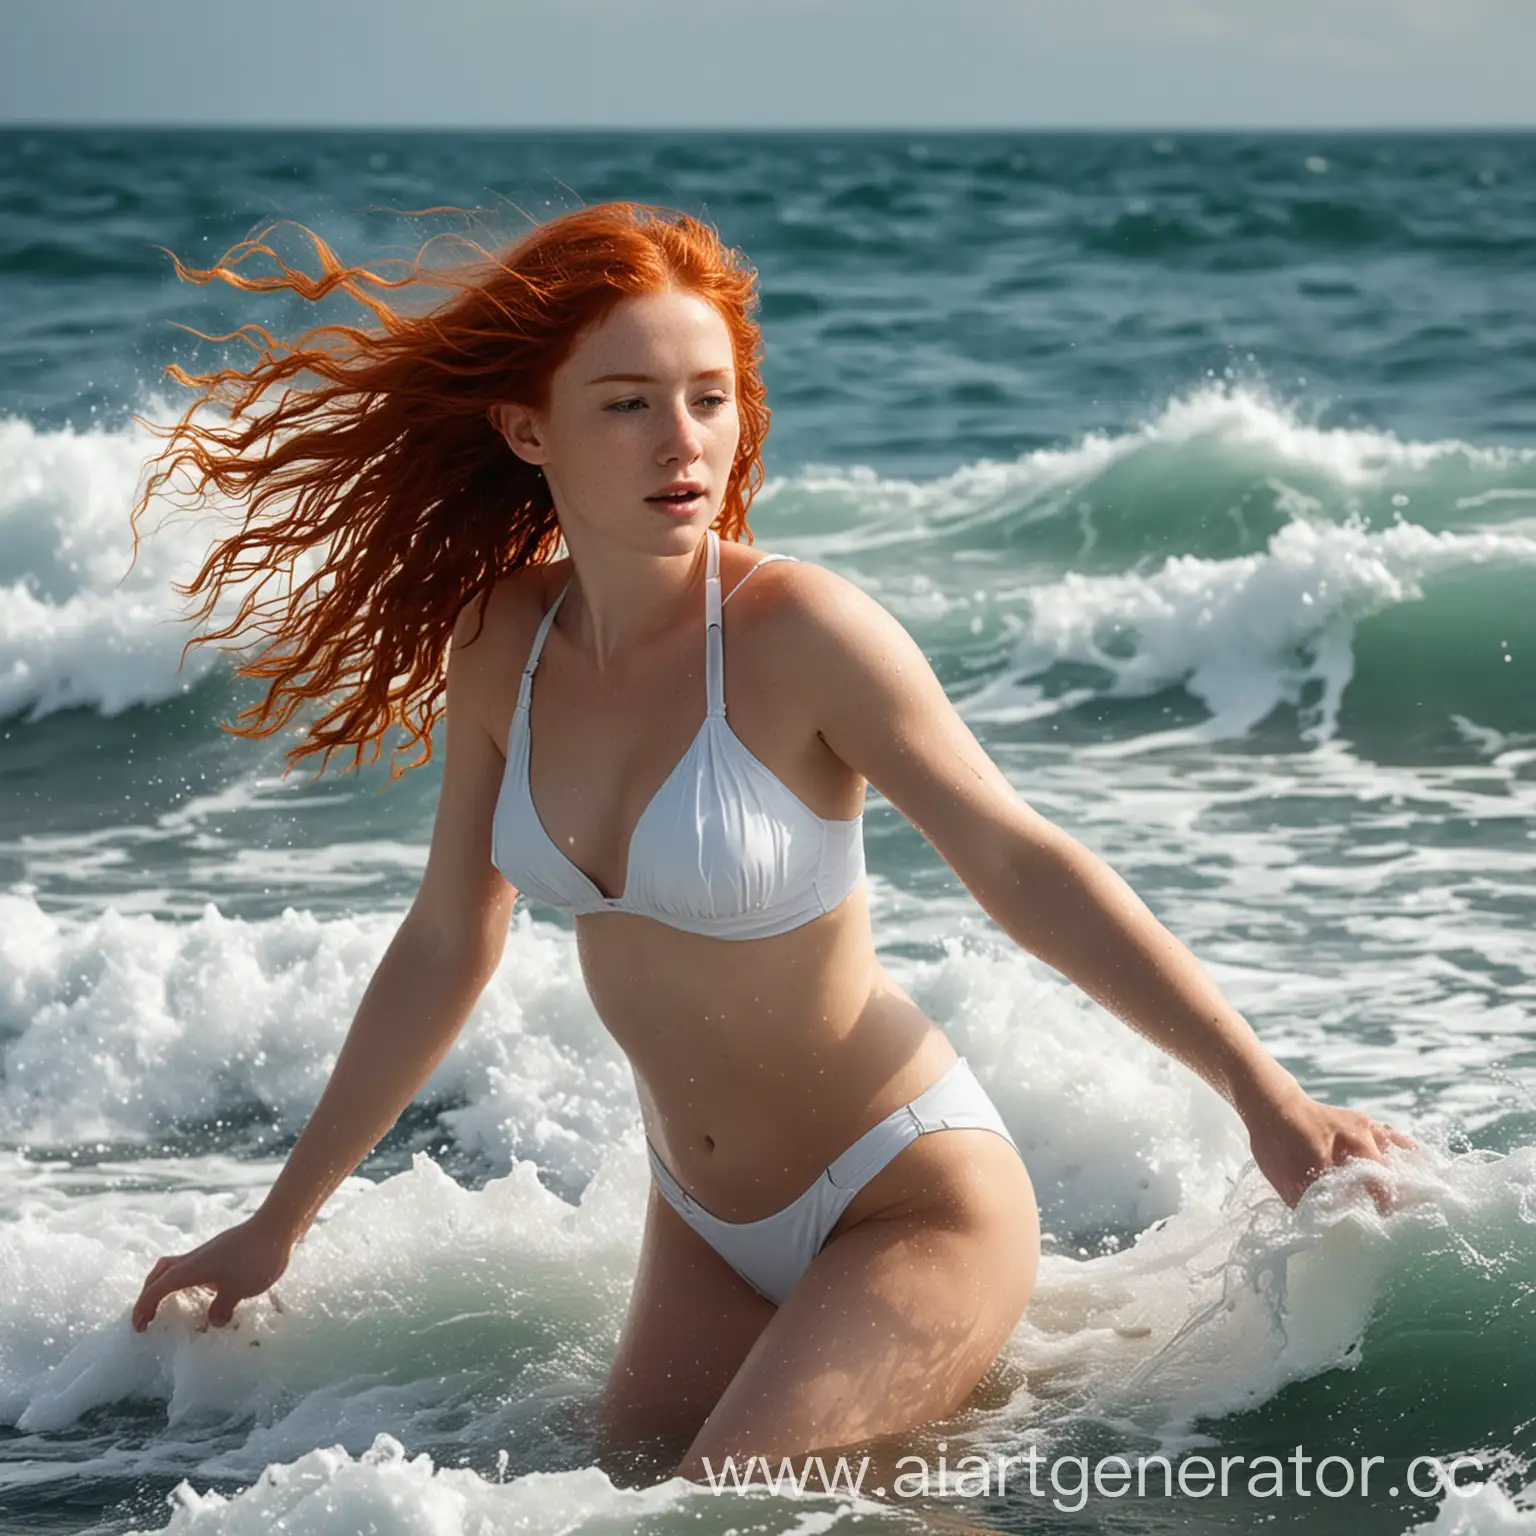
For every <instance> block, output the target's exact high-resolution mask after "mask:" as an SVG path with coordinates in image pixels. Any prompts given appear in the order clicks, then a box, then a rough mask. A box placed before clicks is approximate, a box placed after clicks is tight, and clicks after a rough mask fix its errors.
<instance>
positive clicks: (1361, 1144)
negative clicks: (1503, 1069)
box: [1238, 1087, 1418, 1211]
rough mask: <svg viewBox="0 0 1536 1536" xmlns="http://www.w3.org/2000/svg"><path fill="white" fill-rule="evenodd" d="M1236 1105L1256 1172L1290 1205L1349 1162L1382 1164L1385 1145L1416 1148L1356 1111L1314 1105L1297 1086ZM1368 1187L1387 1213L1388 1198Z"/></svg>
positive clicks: (1379, 1188)
mask: <svg viewBox="0 0 1536 1536" xmlns="http://www.w3.org/2000/svg"><path fill="white" fill-rule="evenodd" d="M1238 1107H1239V1109H1240V1110H1241V1112H1242V1115H1243V1120H1244V1122H1245V1123H1246V1124H1247V1126H1248V1144H1249V1146H1250V1147H1251V1148H1252V1149H1253V1158H1254V1161H1255V1162H1256V1163H1257V1164H1258V1165H1259V1171H1260V1172H1261V1173H1262V1174H1263V1175H1264V1177H1265V1178H1266V1179H1268V1180H1269V1182H1270V1183H1271V1184H1273V1185H1274V1187H1275V1190H1276V1192H1277V1193H1278V1194H1279V1196H1280V1198H1281V1199H1282V1200H1284V1201H1285V1203H1286V1204H1287V1205H1289V1206H1294V1205H1295V1204H1296V1203H1297V1201H1299V1200H1300V1199H1301V1197H1302V1195H1303V1194H1304V1193H1305V1192H1306V1190H1307V1187H1308V1186H1309V1185H1310V1184H1311V1183H1312V1182H1313V1180H1314V1179H1317V1178H1318V1177H1320V1176H1321V1175H1322V1174H1324V1173H1326V1172H1327V1171H1328V1170H1329V1169H1330V1168H1337V1167H1339V1166H1341V1165H1342V1164H1344V1163H1347V1162H1348V1161H1349V1160H1350V1159H1351V1158H1366V1159H1369V1160H1370V1161H1372V1162H1377V1163H1379V1162H1383V1161H1384V1160H1385V1154H1386V1151H1387V1148H1388V1147H1416V1146H1417V1145H1418V1143H1417V1142H1415V1141H1413V1140H1412V1139H1411V1138H1410V1137H1407V1136H1404V1135H1403V1134H1402V1132H1401V1131H1395V1130H1393V1129H1392V1127H1391V1126H1390V1125H1383V1124H1382V1123H1381V1122H1380V1121H1379V1120H1372V1119H1371V1117H1370V1116H1369V1115H1363V1114H1361V1113H1360V1111H1359V1110H1355V1109H1334V1108H1332V1107H1331V1106H1330V1105H1327V1104H1319V1103H1318V1102H1317V1100H1316V1099H1312V1098H1308V1097H1307V1095H1306V1094H1305V1093H1304V1092H1303V1091H1302V1090H1301V1089H1300V1088H1299V1087H1297V1088H1295V1089H1294V1091H1292V1092H1290V1093H1287V1094H1284V1095H1282V1096H1279V1097H1266V1098H1263V1099H1260V1100H1259V1101H1257V1102H1256V1103H1254V1104H1252V1105H1241V1104H1240V1105H1239V1106H1238ZM1368 1188H1369V1189H1370V1191H1371V1194H1372V1195H1373V1196H1374V1197H1375V1200H1376V1203H1377V1205H1378V1206H1380V1207H1381V1209H1382V1210H1383V1211H1385V1210H1387V1209H1388V1208H1389V1205H1390V1200H1389V1198H1388V1195H1387V1191H1386V1188H1385V1186H1384V1185H1382V1184H1381V1182H1380V1181H1379V1180H1376V1179H1372V1180H1370V1181H1369V1183H1368Z"/></svg>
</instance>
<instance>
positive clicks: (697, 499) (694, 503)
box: [645, 493, 704, 517]
mask: <svg viewBox="0 0 1536 1536" xmlns="http://www.w3.org/2000/svg"><path fill="white" fill-rule="evenodd" d="M645 499H646V501H647V502H648V503H649V504H650V505H651V506H653V507H655V508H656V510H657V511H658V512H665V513H668V514H669V515H670V516H672V517H689V516H691V515H692V514H693V513H694V512H695V511H696V510H697V509H698V507H699V505H700V503H702V502H703V500H704V497H703V496H702V495H700V494H698V493H694V494H692V495H688V496H647V497H646V498H645Z"/></svg>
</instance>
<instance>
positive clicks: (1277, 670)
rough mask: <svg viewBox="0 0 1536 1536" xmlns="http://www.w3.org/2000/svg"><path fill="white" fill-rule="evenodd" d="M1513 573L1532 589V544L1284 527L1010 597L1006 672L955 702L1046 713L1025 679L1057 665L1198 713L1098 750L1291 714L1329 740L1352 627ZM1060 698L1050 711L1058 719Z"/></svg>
mask: <svg viewBox="0 0 1536 1536" xmlns="http://www.w3.org/2000/svg"><path fill="white" fill-rule="evenodd" d="M1476 566H1489V567H1494V568H1503V569H1507V568H1509V567H1511V566H1515V567H1525V568H1528V569H1529V570H1530V572H1531V575H1532V578H1533V583H1536V538H1532V537H1528V536H1526V535H1523V534H1517V533H1507V532H1484V533H1450V532H1442V533H1433V532H1431V531H1429V530H1428V529H1425V528H1421V527H1418V526H1416V525H1414V524H1412V523H1398V524H1395V525H1393V526H1391V527H1388V528H1383V529H1380V530H1374V531H1373V530H1371V529H1368V528H1366V527H1364V526H1362V525H1361V524H1360V523H1358V522H1348V523H1345V524H1343V525H1336V524H1332V523H1325V522H1302V521H1297V522H1291V523H1288V524H1286V525H1285V526H1284V527H1283V528H1282V529H1281V530H1280V531H1279V532H1278V533H1276V534H1275V536H1274V537H1273V538H1272V539H1271V540H1270V542H1269V548H1268V549H1267V550H1266V551H1265V552H1264V553H1263V554H1255V555H1246V556H1241V557H1238V558H1234V559H1230V560H1202V559H1197V558H1194V557H1192V556H1179V557H1175V558H1171V559H1169V560H1167V561H1165V562H1164V564H1163V565H1162V567H1161V569H1159V570H1155V571H1150V572H1146V573H1136V574H1126V575H1113V576H1083V575H1078V574H1076V573H1069V574H1067V575H1066V576H1064V577H1063V578H1061V579H1060V580H1059V581H1054V582H1049V583H1046V584H1044V585H1041V586H1034V587H1027V588H1023V589H1019V590H1018V591H1016V592H1014V593H1013V594H1010V595H1009V596H1008V597H1006V598H1002V599H1000V600H1001V601H1004V602H1010V603H1013V604H1017V605H1018V606H1019V607H1020V608H1021V609H1022V610H1023V617H1022V619H1021V622H1022V625H1023V634H1022V636H1021V638H1020V640H1019V642H1018V645H1017V648H1016V650H1015V654H1014V657H1013V660H1012V665H1011V668H1010V671H1009V673H1008V674H1007V675H1006V676H1005V677H1003V678H1001V679H999V680H997V681H996V682H994V683H993V684H991V685H989V686H988V687H987V688H986V689H985V690H983V691H981V692H980V693H978V694H976V695H974V696H973V697H972V698H971V699H969V700H967V701H966V710H967V713H968V714H969V715H970V716H971V717H972V718H974V719H977V720H983V719H992V718H1010V719H1011V718H1018V717H1019V716H1020V715H1021V714H1022V715H1024V716H1036V715H1039V714H1041V713H1045V712H1048V711H1049V710H1050V709H1051V708H1052V707H1053V704H1052V701H1050V700H1046V699H1044V698H1043V697H1042V696H1041V694H1040V692H1039V690H1038V689H1036V688H1034V687H1031V686H1030V685H1029V683H1028V679H1030V678H1032V677H1036V676H1038V675H1039V674H1040V673H1042V672H1045V671H1047V670H1048V669H1049V668H1050V667H1051V666H1053V665H1056V664H1057V663H1061V662H1075V663H1081V664H1087V665H1092V666H1095V667H1098V668H1101V669H1103V671H1104V672H1106V673H1108V674H1109V675H1110V678H1111V681H1110V682H1108V683H1107V684H1106V685H1105V686H1104V688H1103V690H1102V691H1103V693H1105V694H1107V695H1108V696H1111V697H1118V698H1137V697H1145V696H1148V695H1151V694H1155V693H1158V692H1161V691H1162V690H1163V689H1165V688H1169V687H1171V686H1174V685H1176V684H1177V685H1182V686H1183V687H1184V688H1186V689H1187V690H1188V691H1189V692H1190V693H1192V694H1193V695H1194V696H1195V697H1196V698H1198V699H1200V700H1201V702H1202V703H1203V704H1205V706H1206V707H1207V708H1208V709H1209V711H1210V717H1209V718H1208V719H1207V720H1204V721H1202V722H1200V723H1199V724H1198V725H1193V726H1187V727H1182V728H1179V729H1175V730H1169V731H1164V732H1157V733H1151V734H1146V735H1142V736H1140V737H1137V738H1136V739H1135V740H1134V741H1128V742H1121V743H1116V744H1114V745H1112V746H1111V745H1104V746H1102V747H1100V748H1098V749H1097V750H1098V751H1100V752H1102V753H1123V752H1126V751H1132V750H1145V749H1146V748H1149V747H1154V746H1164V745H1169V744H1174V743H1187V742H1199V741H1212V740H1226V739H1231V738H1234V737H1239V736H1242V735H1243V734H1244V733H1245V732H1247V731H1248V730H1250V729H1251V728H1252V727H1253V726H1255V725H1257V724H1258V723H1259V722H1260V721H1262V720H1264V719H1265V718H1266V717H1267V716H1268V715H1269V714H1270V713H1272V712H1273V710H1274V709H1275V708H1276V707H1277V706H1278V705H1280V704H1290V705H1293V706H1297V705H1300V704H1301V703H1302V701H1303V695H1304V693H1305V692H1306V691H1307V690H1308V688H1309V686H1310V685H1316V686H1317V690H1318V696H1317V697H1316V698H1315V699H1314V700H1312V701H1310V702H1308V703H1307V705H1306V708H1305V709H1304V711H1303V713H1304V715H1305V734H1307V735H1309V736H1311V737H1312V738H1313V739H1316V740H1328V739H1329V738H1331V737H1332V736H1333V734H1334V732H1335V729H1336V727H1337V722H1338V714H1339V708H1340V705H1341V703H1342V701H1343V697H1344V691H1345V689H1346V688H1347V686H1348V685H1349V682H1350V679H1351V677H1352V676H1353V672H1354V653H1353V650H1352V645H1351V642H1352V639H1353V635H1354V629H1355V626H1356V625H1357V624H1358V623H1359V621H1360V620H1362V619H1364V618H1367V617H1369V616H1370V615H1371V614H1374V613H1378V612H1380V611H1382V610H1383V609H1385V608H1388V607H1391V606H1393V605H1395V604H1399V603H1406V602H1413V601H1415V600H1417V599H1418V598H1420V597H1421V596H1422V595H1423V583H1424V582H1425V581H1426V580H1428V579H1430V578H1432V577H1434V576H1436V575H1439V574H1441V573H1443V572H1447V571H1457V570H1463V569H1466V568H1469V567H1476ZM1071 702H1072V699H1071V698H1064V699H1062V700H1061V701H1059V702H1057V703H1055V704H1054V707H1055V708H1063V707H1069V706H1070V703H1071Z"/></svg>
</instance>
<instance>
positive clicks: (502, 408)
mask: <svg viewBox="0 0 1536 1536" xmlns="http://www.w3.org/2000/svg"><path fill="white" fill-rule="evenodd" d="M485 419H486V420H487V421H489V422H490V424H491V428H492V430H493V431H495V432H497V433H498V434H499V435H500V436H501V437H502V438H503V439H504V440H505V441H506V445H507V447H509V448H510V449H511V450H512V452H513V453H515V454H516V455H517V456H518V458H520V459H521V460H523V462H524V463H525V464H531V465H535V466H538V465H542V464H543V462H544V445H543V444H542V443H541V442H540V441H539V434H538V430H537V427H536V425H535V423H534V421H533V418H532V416H531V414H530V412H529V411H528V409H527V407H526V406H521V405H513V404H510V403H508V402H506V401H498V402H497V403H496V404H495V405H488V406H486V408H485Z"/></svg>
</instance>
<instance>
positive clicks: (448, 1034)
mask: <svg viewBox="0 0 1536 1536" xmlns="http://www.w3.org/2000/svg"><path fill="white" fill-rule="evenodd" d="M492 602H493V606H492V608H491V610H490V611H488V612H487V615H486V623H485V627H484V629H483V630H482V631H481V633H480V635H479V637H478V638H477V639H476V640H475V641H474V643H473V644H469V643H468V642H469V637H470V636H471V635H473V634H474V633H475V629H476V626H477V619H476V616H475V611H474V610H475V609H476V608H477V607H478V603H471V604H469V605H468V606H467V607H466V609H465V610H464V612H463V613H461V614H460V616H459V620H458V623H457V624H456V625H455V628H454V636H453V645H452V648H451V650H450V652H449V660H448V678H447V701H446V712H445V754H446V755H445V760H444V767H443V780H442V787H441V789H440V791H439V795H438V802H437V816H436V821H435V823H434V826H433V830H432V845H431V848H430V850H429V852H428V855H427V866H426V870H425V872H424V873H423V875H422V879H421V885H420V887H419V889H418V891H417V893H416V898H415V900H414V902H413V903H412V905H411V909H410V911H409V912H408V913H407V914H406V917H405V920H404V922H402V923H401V925H400V928H399V930H398V931H397V932H396V934H395V936H394V938H393V939H392V940H391V941H390V944H389V948H388V949H387V950H386V951H385V952H384V957H383V959H382V960H380V962H379V965H378V967H377V969H376V970H375V971H374V974H373V978H372V980H371V981H370V982H369V984H368V988H367V991H366V992H364V994H363V999H362V1002H361V1003H360V1004H359V1006H358V1009H357V1013H356V1016H355V1017H354V1018H353V1021H352V1027H351V1028H350V1030H349V1031H348V1032H347V1037H346V1040H345V1041H344V1043H343V1045H342V1048H341V1053H340V1054H339V1055H338V1057H337V1058H336V1065H335V1067H334V1068H333V1069H332V1071H331V1076H330V1080H329V1081H328V1082H327V1083H326V1086H325V1091H324V1092H323V1093H322V1094H321V1096H320V1101H319V1103H318V1104H317V1105H316V1106H315V1109H314V1112H313V1113H312V1114H311V1116H310V1118H309V1123H308V1124H307V1125H306V1126H305V1128H304V1131H303V1134H302V1135H301V1136H300V1137H299V1139H298V1141H297V1143H296V1144H295V1145H294V1148H293V1151H292V1152H291V1153H290V1154H289V1156H288V1159H287V1161H286V1163H285V1164H284V1166H283V1169H282V1171H281V1172H280V1173H279V1174H278V1177H277V1179H276V1181H275V1182H274V1184H273V1186H272V1188H271V1190H270V1191H269V1192H268V1194H267V1197H266V1199H265V1200H264V1201H263V1202H262V1204H261V1205H260V1207H259V1208H258V1209H257V1210H256V1211H255V1212H254V1213H253V1214H252V1215H251V1216H250V1217H249V1218H248V1219H247V1220H246V1221H244V1222H241V1223H240V1224H239V1225H238V1226H236V1227H232V1228H230V1229H228V1230H227V1231H225V1232H221V1233H219V1234H218V1235H217V1236H216V1237H214V1238H212V1239H210V1240H209V1241H208V1242H206V1243H204V1244H203V1245H202V1246H201V1247H199V1248H196V1249H193V1250H191V1251H190V1252H188V1253H185V1254H173V1255H169V1256H167V1257H166V1258H162V1259H161V1260H160V1261H159V1263H157V1264H156V1265H155V1267H154V1268H153V1269H152V1270H151V1271H150V1273H149V1276H148V1278H147V1279H146V1280H145V1283H144V1288H143V1290H142V1292H141V1293H140V1295H139V1298H138V1300H137V1301H136V1302H135V1304H134V1308H133V1326H134V1328H135V1329H137V1330H139V1331H142V1330H143V1329H144V1328H146V1327H147V1326H148V1325H149V1322H150V1320H151V1319H152V1318H153V1317H154V1315H155V1311H156V1308H157V1307H158V1306H159V1304H160V1302H161V1301H162V1300H164V1298H165V1297H166V1296H168V1295H170V1294H171V1293H172V1292H174V1291H179V1290H184V1289H187V1288H189V1287H192V1286H202V1287H205V1288H211V1289H213V1290H214V1291H215V1296H214V1300H213V1304H212V1305H211V1306H210V1308H209V1313H208V1320H209V1322H211V1323H213V1324H214V1325H215V1326H222V1324H224V1323H227V1322H228V1321H229V1319H230V1316H231V1315H232V1313H233V1311H234V1307H235V1304H236V1303H237V1302H238V1301H240V1300H242V1299H244V1298H245V1297H247V1296H255V1295H259V1294H260V1293H261V1292H262V1291H264V1290H266V1289H267V1288H268V1287H270V1286H271V1285H272V1284H273V1283H274V1282H275V1280H276V1279H277V1277H278V1275H280V1274H281V1273H282V1272H283V1270H284V1269H285V1268H286V1267H287V1262H288V1255H289V1253H290V1251H291V1250H292V1248H293V1245H294V1244H295V1243H296V1242H297V1241H298V1240H299V1239H300V1238H301V1237H302V1236H303V1235H304V1232H305V1231H306V1229H307V1228H308V1227H309V1225H310V1223H311V1222H312V1221H313V1220H314V1218H315V1215H316V1213H317V1212H318V1211H319V1210H320V1208H321V1207H322V1206H323V1205H324V1204H325V1202H326V1200H327V1199H329V1198H330V1196H331V1195H332V1194H333V1193H334V1192H335V1190H336V1189H337V1188H338V1186H339V1185H340V1184H341V1183H342V1181H343V1180H344V1179H345V1178H346V1177H347V1176H348V1175H349V1174H350V1173H351V1172H352V1171H353V1169H355V1168H356V1167H357V1165H358V1164H359V1163H360V1162H362V1160H363V1159H364V1158H365V1157H366V1156H367V1155H368V1153H369V1152H370V1151H371V1150H372V1149H373V1147H374V1146H375V1145H377V1143H378V1142H379V1141H380V1140H381V1139H382V1138H383V1136H384V1135H385V1134H386V1133H387V1132H388V1131H389V1129H390V1127H391V1126H393V1125H394V1123H395V1121H396V1120H397V1119H398V1118H399V1117H400V1113H401V1111H402V1110H404V1108H405V1107H406V1105H407V1104H409V1103H410V1102H411V1100H412V1099H413V1098H414V1097H415V1096H416V1094H417V1093H418V1092H420V1090H421V1088H422V1086H423V1085H424V1084H425V1083H426V1081H427V1079H428V1078H429V1077H430V1076H431V1075H432V1072H433V1070H434V1069H435V1068H436V1066H437V1064H438V1063H439V1062H440V1061H441V1060H442V1059H443V1057H444V1056H445V1055H446V1054H447V1053H448V1050H449V1048H450V1047H451V1046H452V1044H453V1042H454V1040H455V1039H456V1038H457V1036H458V1034H459V1031H460V1030H461V1029H462V1028H463V1025H464V1021H465V1020H466V1019H467V1018H468V1017H469V1014H470V1011H471V1010H472V1009H473V1008H474V1005H475V1002H476V999H477V998H478V997H479V995H480V993H481V991H482V990H483V989H484V987H485V984H486V982H487V981H488V980H489V979H490V977H491V976H492V975H493V974H494V973H495V970H496V967H497V965H498V964H499V963H500V960H501V954H502V949H503V947H504V945H505V943H506V935H507V925H508V922H509V920H510V917H511V912H512V903H513V901H514V900H515V899H516V895H517V893H516V891H515V890H513V889H512V887H511V886H510V885H508V884H507V882H506V881H505V880H504V879H503V878H502V876H501V875H500V873H499V872H498V871H497V870H496V868H495V866H494V865H493V864H492V863H491V859H490V849H491V819H492V817H493V815H494V814H495V809H496V797H497V794H498V792H499V790H500V787H501V779H502V774H503V770H504V767H505V760H504V758H503V756H502V753H501V750H500V748H499V746H498V745H497V743H496V741H495V740H494V739H493V737H492V735H491V732H490V730H489V728H488V724H487V721H488V718H489V711H488V709H487V704H488V702H489V700H490V698H491V697H492V691H491V685H492V683H493V680H494V678H495V676H496V675H497V674H498V673H499V674H500V675H501V676H502V677H505V676H506V674H507V672H508V670H510V669H509V668H508V667H507V666H506V661H505V654H504V652H503V651H502V648H501V646H500V645H498V644H497V643H496V636H497V635H498V634H499V633H501V632H502V626H501V625H495V624H493V623H492V614H493V613H494V612H495V606H494V605H495V599H493V600H492ZM461 642H462V644H461ZM498 660H499V661H500V663H501V664H500V665H499V666H497V665H496V663H497V661H498ZM512 675H513V676H515V675H516V673H515V671H513V673H512Z"/></svg>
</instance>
